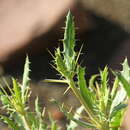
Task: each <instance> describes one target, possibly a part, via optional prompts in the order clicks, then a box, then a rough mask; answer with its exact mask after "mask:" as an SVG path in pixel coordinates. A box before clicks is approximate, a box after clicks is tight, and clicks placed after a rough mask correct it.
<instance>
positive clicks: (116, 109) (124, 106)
mask: <svg viewBox="0 0 130 130" xmlns="http://www.w3.org/2000/svg"><path fill="white" fill-rule="evenodd" d="M127 106H128V105H127V104H122V103H120V104H118V105H117V106H115V107H114V108H113V110H112V112H111V115H110V119H111V118H113V117H114V116H115V115H116V114H117V113H118V112H119V111H121V110H122V109H124V108H126V107H127Z"/></svg>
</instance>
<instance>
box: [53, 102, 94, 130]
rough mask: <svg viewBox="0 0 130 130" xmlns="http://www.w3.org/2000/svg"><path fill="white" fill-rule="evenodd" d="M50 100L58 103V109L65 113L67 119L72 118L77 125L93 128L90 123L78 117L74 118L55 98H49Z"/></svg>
mask: <svg viewBox="0 0 130 130" xmlns="http://www.w3.org/2000/svg"><path fill="white" fill-rule="evenodd" d="M51 102H53V103H54V104H56V105H58V107H59V109H60V111H61V112H63V113H64V114H65V116H66V117H67V118H68V119H69V120H72V121H74V122H76V123H77V124H78V125H80V126H83V127H85V128H95V126H94V125H93V124H91V123H88V122H84V121H81V120H78V119H75V118H74V116H73V114H72V113H70V112H68V111H67V109H66V108H65V107H64V105H63V104H61V103H59V102H58V101H56V100H55V99H51Z"/></svg>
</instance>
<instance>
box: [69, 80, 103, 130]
mask: <svg viewBox="0 0 130 130" xmlns="http://www.w3.org/2000/svg"><path fill="white" fill-rule="evenodd" d="M68 84H69V86H70V88H71V89H72V91H73V93H74V94H75V95H76V97H77V98H78V100H79V101H80V103H81V104H82V105H83V106H84V107H85V108H86V109H85V111H86V112H87V114H88V115H89V117H90V118H91V120H92V122H93V124H95V125H96V127H97V128H101V126H100V124H99V123H98V121H97V119H96V118H95V115H94V114H93V112H92V111H91V110H90V109H89V108H88V106H87V104H86V102H85V101H84V99H83V97H82V96H81V94H80V93H79V91H78V89H77V88H76V86H75V83H74V81H73V79H68Z"/></svg>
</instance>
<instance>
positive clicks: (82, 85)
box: [0, 11, 130, 130]
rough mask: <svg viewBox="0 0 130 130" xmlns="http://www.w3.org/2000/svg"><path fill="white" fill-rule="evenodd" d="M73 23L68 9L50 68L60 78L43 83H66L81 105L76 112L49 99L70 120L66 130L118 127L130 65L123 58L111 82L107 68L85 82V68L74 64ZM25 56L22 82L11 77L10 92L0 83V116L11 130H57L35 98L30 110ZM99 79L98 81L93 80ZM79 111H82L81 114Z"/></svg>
mask: <svg viewBox="0 0 130 130" xmlns="http://www.w3.org/2000/svg"><path fill="white" fill-rule="evenodd" d="M75 42H76V40H75V26H74V20H73V16H72V14H71V13H70V11H69V12H68V15H67V20H66V27H65V33H64V39H63V50H61V49H60V48H59V47H58V48H57V49H56V50H55V55H54V56H53V57H54V65H53V67H54V68H55V69H56V70H57V71H58V72H59V74H60V75H61V79H60V80H46V81H47V82H63V83H66V84H68V88H67V90H66V91H65V93H66V92H67V91H68V90H72V91H73V93H74V95H75V96H76V97H77V99H78V100H79V102H80V104H81V107H80V108H79V109H77V111H76V112H72V110H71V109H67V107H66V106H65V105H64V104H63V103H60V102H58V101H56V100H55V99H52V100H51V101H52V102H53V103H55V104H57V106H58V107H59V109H60V110H61V111H62V112H63V113H64V114H65V115H66V117H67V118H68V119H69V120H70V123H69V124H67V127H66V129H67V130H75V128H77V126H78V125H81V126H83V127H85V128H92V129H95V130H120V128H121V125H122V121H123V118H124V115H125V111H126V108H127V104H128V103H127V101H128V98H130V84H129V81H130V67H129V65H128V62H127V59H125V61H124V63H123V70H122V71H121V72H114V71H113V74H114V76H115V79H114V82H113V85H112V86H111V85H109V82H108V80H109V79H108V67H107V66H106V67H105V68H104V70H100V73H99V74H98V75H93V76H92V77H91V78H90V80H89V82H87V81H86V79H85V71H86V69H85V67H82V66H81V65H80V64H78V59H79V56H80V53H81V50H80V51H79V52H78V53H77V52H75ZM29 71H30V69H29V59H28V57H27V58H26V62H25V67H24V73H23V82H22V83H19V82H18V81H17V80H16V79H14V78H12V83H13V88H10V86H9V85H8V84H7V88H8V90H9V91H10V95H8V93H7V92H6V90H5V89H4V88H3V87H2V86H1V87H0V88H1V91H0V99H1V102H2V104H3V106H2V109H4V110H6V111H7V115H2V114H0V118H1V120H2V121H4V122H5V123H6V124H7V125H8V127H9V128H11V129H12V130H48V129H51V130H59V129H60V127H58V126H57V124H56V121H54V120H53V119H52V117H51V116H50V115H49V120H50V124H49V125H48V123H47V122H46V121H45V114H44V113H45V109H43V110H42V108H41V107H40V106H39V103H38V98H36V100H35V111H34V112H32V111H31V110H30V108H29V105H28V102H29V100H28V99H29V97H30V94H31V90H30V88H29V80H30V79H29ZM97 78H99V79H100V81H99V80H98V81H96V79H97ZM82 111H84V112H85V114H84V115H81V114H82Z"/></svg>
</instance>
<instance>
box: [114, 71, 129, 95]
mask: <svg viewBox="0 0 130 130" xmlns="http://www.w3.org/2000/svg"><path fill="white" fill-rule="evenodd" d="M116 75H117V77H118V79H119V80H120V82H121V83H122V85H123V88H124V89H125V91H126V93H127V95H128V97H129V98H130V84H129V83H128V81H127V80H126V79H125V78H124V76H123V75H122V74H121V73H119V72H118V73H116Z"/></svg>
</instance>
